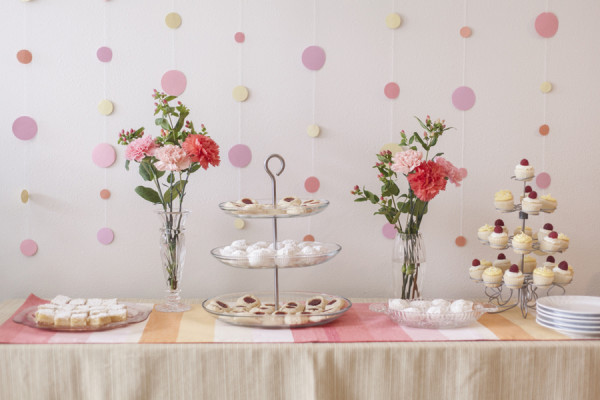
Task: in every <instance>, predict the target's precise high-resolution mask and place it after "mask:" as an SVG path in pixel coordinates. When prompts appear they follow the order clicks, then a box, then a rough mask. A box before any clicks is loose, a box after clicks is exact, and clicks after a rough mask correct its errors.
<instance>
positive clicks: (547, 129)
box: [539, 124, 550, 136]
mask: <svg viewBox="0 0 600 400" xmlns="http://www.w3.org/2000/svg"><path fill="white" fill-rule="evenodd" d="M539 132H540V135H542V136H546V135H547V134H549V133H550V127H549V126H548V125H546V124H544V125H541V126H540V129H539Z"/></svg>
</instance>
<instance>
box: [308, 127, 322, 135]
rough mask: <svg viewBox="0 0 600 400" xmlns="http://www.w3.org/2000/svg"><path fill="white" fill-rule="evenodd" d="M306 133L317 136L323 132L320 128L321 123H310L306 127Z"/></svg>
mask: <svg viewBox="0 0 600 400" xmlns="http://www.w3.org/2000/svg"><path fill="white" fill-rule="evenodd" d="M306 134H307V135H308V136H310V137H317V136H319V135H320V134H321V128H319V125H317V124H312V125H309V126H308V128H306Z"/></svg>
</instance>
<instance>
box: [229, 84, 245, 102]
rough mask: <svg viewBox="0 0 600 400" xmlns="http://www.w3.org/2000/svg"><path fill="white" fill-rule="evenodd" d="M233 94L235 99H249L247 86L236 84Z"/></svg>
mask: <svg viewBox="0 0 600 400" xmlns="http://www.w3.org/2000/svg"><path fill="white" fill-rule="evenodd" d="M232 95H233V99H234V100H235V101H246V99H248V88H247V87H245V86H236V87H234V88H233V93H232Z"/></svg>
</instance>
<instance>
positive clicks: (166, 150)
mask: <svg viewBox="0 0 600 400" xmlns="http://www.w3.org/2000/svg"><path fill="white" fill-rule="evenodd" d="M154 156H155V157H156V158H158V161H157V162H156V164H154V166H155V167H156V169H157V170H159V171H181V170H183V169H186V168H189V167H190V165H192V160H191V159H190V157H188V155H187V153H186V152H185V150H183V149H182V148H181V147H179V146H175V145H172V144H167V145H165V146H164V147H160V148H159V149H157V150H156V152H155V153H154Z"/></svg>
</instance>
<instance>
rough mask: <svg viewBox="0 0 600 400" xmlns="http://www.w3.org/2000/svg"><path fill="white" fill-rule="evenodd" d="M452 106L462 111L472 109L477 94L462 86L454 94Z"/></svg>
mask: <svg viewBox="0 0 600 400" xmlns="http://www.w3.org/2000/svg"><path fill="white" fill-rule="evenodd" d="M452 104H453V105H454V107H456V108H457V109H459V110H462V111H466V110H469V109H471V107H473V105H474V104H475V92H473V89H471V88H470V87H468V86H460V87H459V88H457V89H456V90H455V91H454V92H453V93H452Z"/></svg>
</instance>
